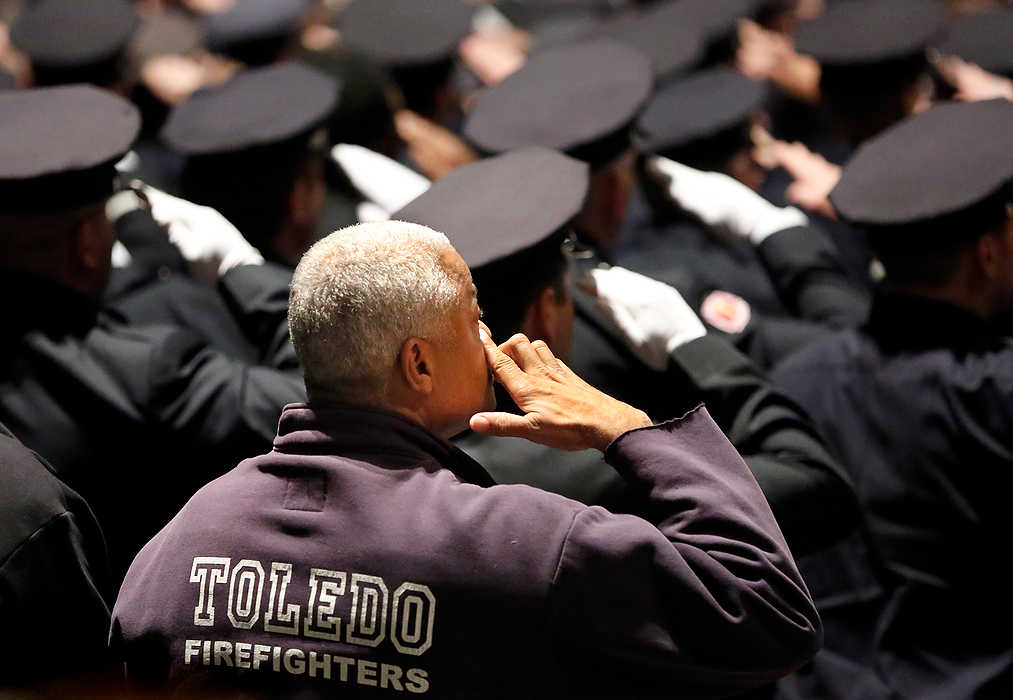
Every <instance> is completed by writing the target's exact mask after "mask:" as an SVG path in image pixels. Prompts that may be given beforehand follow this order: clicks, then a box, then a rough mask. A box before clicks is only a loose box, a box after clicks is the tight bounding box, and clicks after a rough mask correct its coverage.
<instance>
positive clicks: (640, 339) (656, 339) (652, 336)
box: [578, 267, 707, 372]
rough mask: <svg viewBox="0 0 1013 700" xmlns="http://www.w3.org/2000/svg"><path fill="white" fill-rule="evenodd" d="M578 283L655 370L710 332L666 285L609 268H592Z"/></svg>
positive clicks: (659, 369) (665, 365) (641, 357)
mask: <svg viewBox="0 0 1013 700" xmlns="http://www.w3.org/2000/svg"><path fill="white" fill-rule="evenodd" d="M578 284H579V285H580V286H581V288H582V289H584V290H585V291H586V292H587V293H588V294H591V295H592V296H594V297H595V298H596V299H597V300H598V306H599V308H600V309H601V310H602V312H603V313H604V314H605V316H606V318H608V319H609V320H610V321H611V322H612V324H613V325H614V326H615V329H616V331H617V332H618V333H619V336H620V337H621V338H622V339H623V341H624V342H625V343H626V345H627V347H629V349H630V351H632V352H633V354H634V355H636V356H637V357H638V358H639V359H640V360H641V361H642V362H643V363H644V364H646V365H647V366H648V367H650V368H651V369H654V370H657V371H659V372H663V371H664V370H665V369H666V368H667V367H668V361H669V354H670V353H671V352H672V351H673V350H675V349H676V348H677V347H679V346H680V345H683V344H685V343H688V342H689V341H691V340H695V339H697V338H701V337H703V336H704V335H706V333H707V330H706V329H705V328H704V325H703V323H702V322H701V321H700V318H699V317H698V316H697V315H696V313H695V312H694V311H693V309H691V308H690V307H689V305H688V304H687V303H686V302H685V300H684V299H683V298H682V295H681V294H679V292H678V291H676V290H675V289H674V288H672V287H670V286H668V285H667V284H665V283H664V282H659V281H657V280H654V279H651V278H650V277H645V276H644V275H640V274H637V273H636V272H632V271H630V270H627V269H626V268H623V267H611V268H608V269H601V268H599V269H595V270H591V271H590V272H588V273H587V274H586V275H584V277H582V278H581V279H580V280H579V282H578Z"/></svg>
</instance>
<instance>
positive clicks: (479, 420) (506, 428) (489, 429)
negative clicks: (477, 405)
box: [469, 412, 532, 437]
mask: <svg viewBox="0 0 1013 700" xmlns="http://www.w3.org/2000/svg"><path fill="white" fill-rule="evenodd" d="M469 425H470V427H471V429H472V430H474V431H475V432H476V433H482V434H483V435H497V436H499V437H528V436H529V435H530V434H531V433H532V427H531V424H530V423H529V422H528V421H527V419H526V418H525V417H524V416H518V415H514V414H513V413H499V412H492V413H476V414H475V415H473V416H472V417H471V421H470V423H469Z"/></svg>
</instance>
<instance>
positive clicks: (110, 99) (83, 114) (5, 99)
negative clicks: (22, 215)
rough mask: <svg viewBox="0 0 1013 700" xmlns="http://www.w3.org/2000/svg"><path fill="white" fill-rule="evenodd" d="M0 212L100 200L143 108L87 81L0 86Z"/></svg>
mask: <svg viewBox="0 0 1013 700" xmlns="http://www.w3.org/2000/svg"><path fill="white" fill-rule="evenodd" d="M0 114H2V115H3V118H0V211H4V212H32V211H54V210H59V209H66V208H71V207H75V206H82V205H85V204H91V203H94V202H99V201H101V200H102V199H103V198H104V197H107V196H109V195H110V194H112V192H113V182H114V179H115V175H116V171H115V168H114V167H113V166H114V165H115V163H116V161H118V160H119V159H120V158H121V157H122V156H123V155H124V154H125V153H126V152H127V151H128V150H130V145H131V143H133V141H134V138H135V137H136V136H137V132H138V130H139V129H140V124H141V120H140V115H139V114H138V113H137V109H136V108H134V106H133V105H131V104H130V103H129V102H127V101H126V100H123V99H121V98H119V97H116V96H115V95H113V94H111V93H109V92H106V91H104V90H99V89H98V88H94V87H90V86H86V85H71V86H64V87H53V88H38V89H34V90H11V91H7V92H2V93H0Z"/></svg>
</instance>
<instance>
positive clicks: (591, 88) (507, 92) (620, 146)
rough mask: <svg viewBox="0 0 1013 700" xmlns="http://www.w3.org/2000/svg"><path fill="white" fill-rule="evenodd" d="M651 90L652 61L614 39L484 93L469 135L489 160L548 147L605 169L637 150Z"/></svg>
mask: <svg viewBox="0 0 1013 700" xmlns="http://www.w3.org/2000/svg"><path fill="white" fill-rule="evenodd" d="M651 83H652V72H651V65H650V62H649V61H648V59H647V57H646V56H644V55H643V54H642V53H640V52H639V51H637V50H636V49H634V48H632V47H629V46H627V45H626V44H623V43H621V42H618V41H615V40H614V39H596V40H592V41H585V42H580V43H575V44H568V45H565V46H556V47H553V48H549V49H546V50H544V51H540V52H536V53H534V54H532V55H531V57H530V58H529V59H528V61H527V62H526V63H525V64H524V66H523V67H522V68H521V69H520V70H518V71H517V72H515V73H513V74H512V75H510V76H508V77H507V78H506V79H505V80H503V81H502V82H500V83H498V84H496V85H492V86H490V87H488V88H486V89H484V90H482V91H481V92H479V93H478V95H477V97H476V99H475V105H474V108H473V109H472V112H471V114H470V115H469V116H468V119H467V121H466V122H465V125H464V135H465V137H466V138H467V139H469V140H470V141H471V142H472V143H473V144H474V145H475V146H476V147H478V148H479V149H480V150H482V151H485V152H486V153H502V152H503V151H509V150H512V149H515V148H520V147H523V146H545V147H547V148H556V149H559V150H561V151H566V152H567V153H569V154H570V155H572V156H574V157H575V158H579V159H580V160H584V161H586V162H589V163H592V164H595V165H597V164H603V163H606V162H608V161H609V160H611V159H612V158H614V157H616V156H618V155H619V154H620V153H622V152H623V150H625V149H626V148H628V147H629V138H630V135H629V131H630V126H631V125H632V122H633V120H634V119H636V117H637V114H638V113H639V112H640V109H641V108H642V107H643V105H644V103H645V102H646V101H647V98H648V97H649V96H650V94H651Z"/></svg>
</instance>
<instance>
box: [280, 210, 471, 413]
mask: <svg viewBox="0 0 1013 700" xmlns="http://www.w3.org/2000/svg"><path fill="white" fill-rule="evenodd" d="M448 248H450V242H449V241H448V240H447V237H446V236H445V235H443V234H442V233H438V232H436V231H433V230H432V229H429V228H426V227H425V226H419V225H418V224H411V223H407V222H404V221H383V222H375V223H365V224H358V225H356V226H349V227H348V228H344V229H341V230H338V231H335V232H334V233H332V234H330V235H329V236H327V237H326V238H323V239H321V240H320V241H318V242H317V243H316V244H314V245H313V247H312V248H310V249H309V250H308V251H307V252H306V254H305V255H303V257H302V260H301V261H300V262H299V265H298V267H296V269H295V274H294V275H293V276H292V286H291V288H290V291H289V309H288V327H289V332H290V333H291V336H292V344H293V345H294V346H295V351H296V355H298V357H299V359H300V360H301V361H302V365H303V371H304V376H305V381H306V391H307V393H308V394H309V395H310V396H312V395H314V393H316V394H326V395H327V396H330V397H336V398H338V399H339V400H354V401H356V402H367V403H370V404H378V403H379V404H382V402H383V399H384V397H385V396H386V392H387V388H388V382H389V379H390V377H391V369H392V368H393V366H394V364H395V363H396V362H397V357H398V354H399V353H400V351H401V346H402V345H403V344H404V341H405V340H407V339H408V338H411V337H429V338H438V337H439V336H440V335H441V334H442V333H443V332H445V330H446V329H447V325H448V323H449V320H448V309H451V308H453V307H454V306H455V304H458V303H460V298H461V294H462V289H463V287H462V280H460V279H457V277H456V276H455V275H453V273H452V272H450V271H448V270H447V269H446V266H445V264H444V263H443V261H442V260H441V256H442V255H444V254H445V253H446V252H447V249H448Z"/></svg>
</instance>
